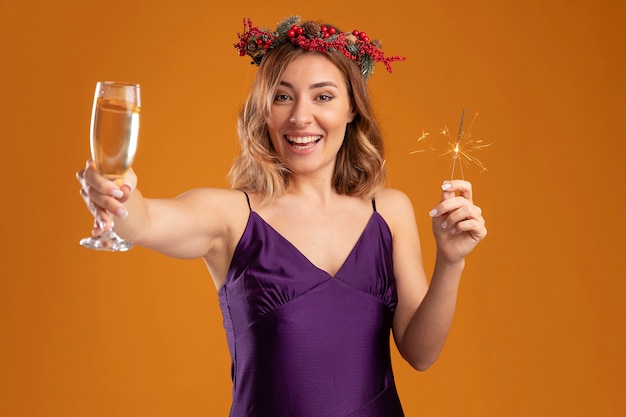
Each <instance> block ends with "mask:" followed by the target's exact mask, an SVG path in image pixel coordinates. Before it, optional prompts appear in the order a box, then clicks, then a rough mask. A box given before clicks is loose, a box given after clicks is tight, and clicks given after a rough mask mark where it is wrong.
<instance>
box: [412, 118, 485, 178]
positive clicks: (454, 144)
mask: <svg viewBox="0 0 626 417" xmlns="http://www.w3.org/2000/svg"><path fill="white" fill-rule="evenodd" d="M477 117H478V113H476V114H475V115H474V118H473V119H472V121H471V123H470V125H469V127H468V128H467V129H465V130H463V123H464V120H465V109H464V110H463V113H462V114H461V123H460V125H459V131H458V133H457V135H456V138H454V137H453V135H452V134H451V133H450V130H449V129H448V127H447V126H446V127H444V128H443V129H442V130H441V132H440V133H441V135H442V136H444V137H445V138H446V145H447V146H446V147H445V148H444V149H437V148H435V147H433V146H432V145H430V149H431V150H435V151H439V152H441V153H440V155H439V156H448V155H452V163H451V164H452V172H451V173H450V179H454V173H455V169H456V166H457V162H458V166H459V171H460V172H461V178H462V179H465V174H464V173H463V166H464V165H465V167H466V168H467V169H469V167H470V165H471V164H475V165H476V166H478V168H480V171H481V172H483V171H486V170H487V168H486V167H485V165H484V164H483V163H482V162H481V160H480V159H478V158H477V157H476V156H475V155H474V154H475V153H476V152H477V151H479V150H481V149H484V148H486V147H488V146H490V145H491V143H485V142H483V141H482V140H480V139H474V138H472V132H471V130H472V126H473V125H474V122H475V121H476V118H477ZM428 136H429V133H428V132H422V136H420V137H419V138H418V139H417V141H418V142H421V141H423V140H424V139H426V138H427V137H428ZM424 151H425V149H420V150H416V151H412V152H410V153H411V154H414V153H418V152H424Z"/></svg>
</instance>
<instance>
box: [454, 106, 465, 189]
mask: <svg viewBox="0 0 626 417" xmlns="http://www.w3.org/2000/svg"><path fill="white" fill-rule="evenodd" d="M463 120H465V109H463V113H461V125H460V126H459V134H458V135H457V136H456V144H455V145H454V153H453V154H452V173H451V174H450V179H451V180H452V179H454V167H455V166H456V160H457V158H458V157H459V144H460V143H461V134H462V133H463ZM461 176H463V167H462V166H461Z"/></svg>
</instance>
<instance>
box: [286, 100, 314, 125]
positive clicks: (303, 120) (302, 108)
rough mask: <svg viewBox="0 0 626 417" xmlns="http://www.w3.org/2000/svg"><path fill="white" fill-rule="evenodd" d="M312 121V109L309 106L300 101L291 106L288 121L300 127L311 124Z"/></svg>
mask: <svg viewBox="0 0 626 417" xmlns="http://www.w3.org/2000/svg"><path fill="white" fill-rule="evenodd" d="M312 121H313V111H312V109H311V106H310V105H308V104H307V103H304V102H302V101H300V102H296V103H295V105H294V106H293V111H292V113H291V116H290V117H289V122H290V123H292V124H294V125H296V126H298V127H301V126H307V125H309V124H311V122H312Z"/></svg>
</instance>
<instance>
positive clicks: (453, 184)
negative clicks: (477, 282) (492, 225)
mask: <svg viewBox="0 0 626 417" xmlns="http://www.w3.org/2000/svg"><path fill="white" fill-rule="evenodd" d="M441 188H442V190H443V192H442V194H441V202H440V203H439V204H437V206H436V207H435V208H433V209H432V210H431V211H430V213H429V214H430V216H431V217H432V219H433V222H432V224H433V233H434V235H435V240H436V242H437V252H438V255H440V256H442V257H443V259H442V260H445V261H446V262H448V263H451V264H456V263H459V262H461V261H463V259H464V258H465V256H467V255H468V254H469V253H470V252H471V251H472V250H473V249H474V247H475V246H476V245H477V244H478V242H480V241H481V240H483V239H484V238H485V236H486V235H487V229H486V228H485V219H484V218H483V217H482V210H481V209H480V207H478V206H476V205H474V203H473V201H472V184H470V183H469V182H467V181H463V180H452V181H445V182H444V183H443V185H442V186H441Z"/></svg>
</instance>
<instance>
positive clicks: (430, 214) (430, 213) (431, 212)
mask: <svg viewBox="0 0 626 417" xmlns="http://www.w3.org/2000/svg"><path fill="white" fill-rule="evenodd" d="M428 215H429V216H430V217H435V216H436V215H437V209H436V208H434V209H432V210H431V211H429V212H428Z"/></svg>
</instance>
